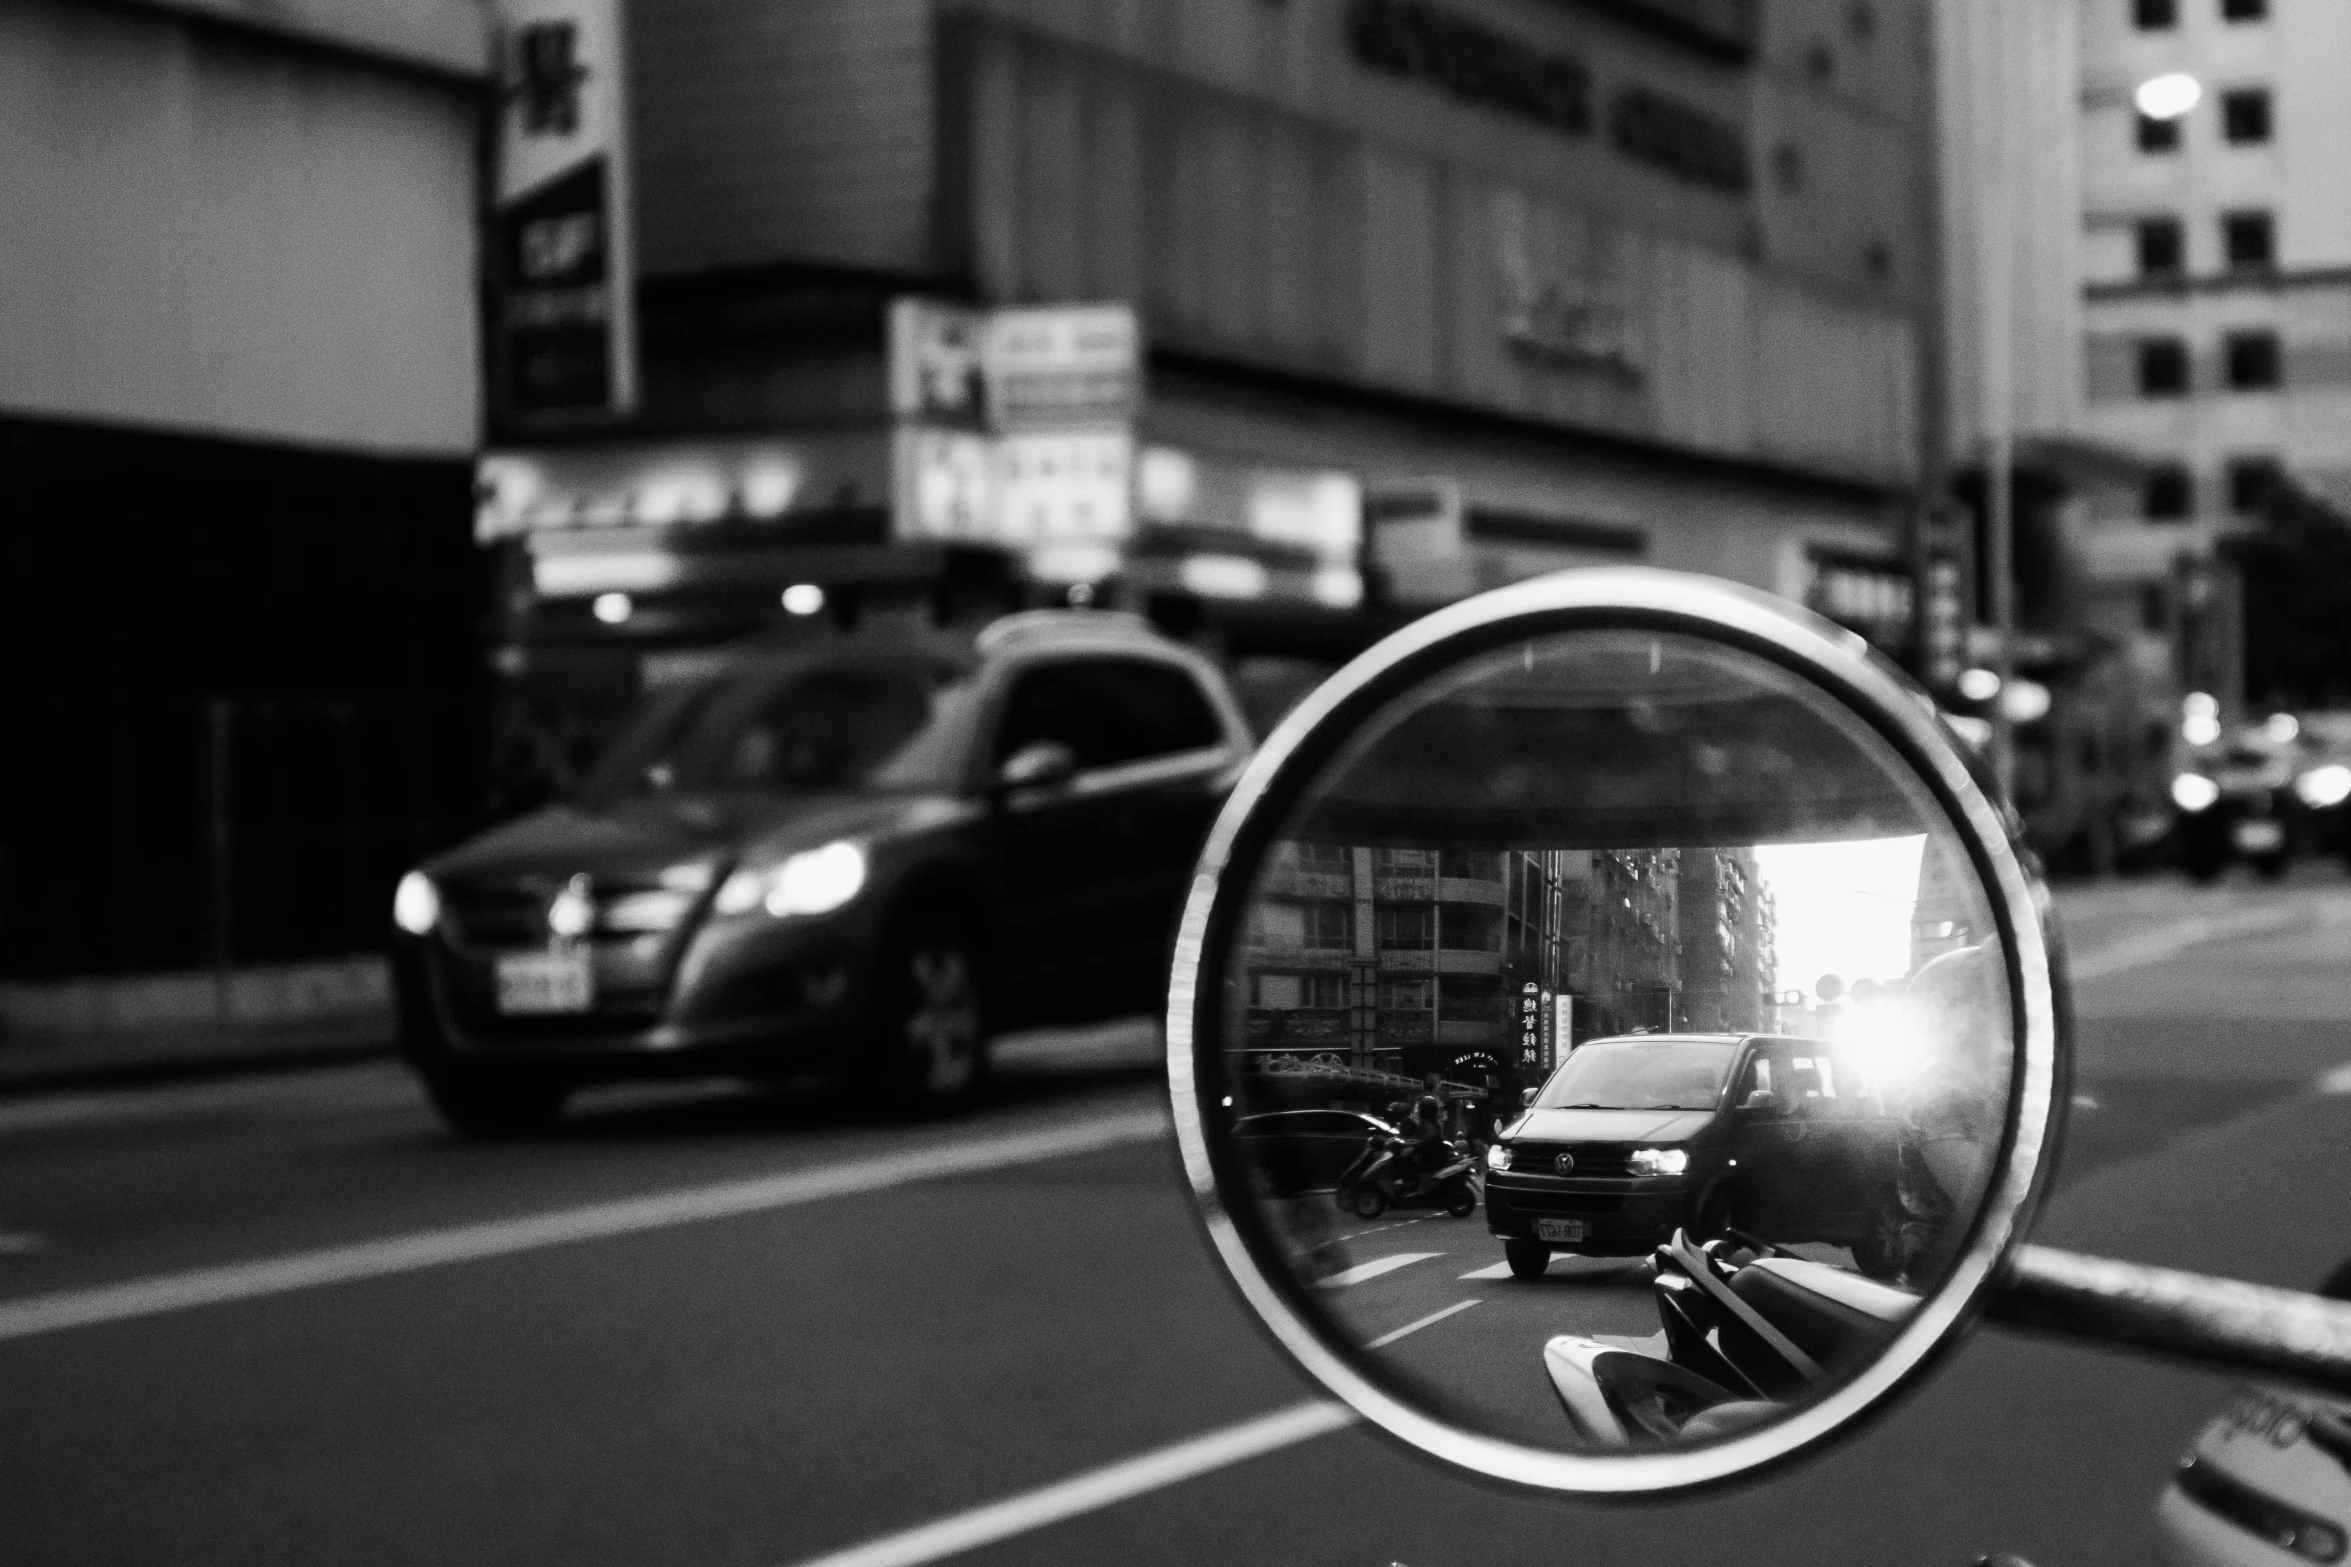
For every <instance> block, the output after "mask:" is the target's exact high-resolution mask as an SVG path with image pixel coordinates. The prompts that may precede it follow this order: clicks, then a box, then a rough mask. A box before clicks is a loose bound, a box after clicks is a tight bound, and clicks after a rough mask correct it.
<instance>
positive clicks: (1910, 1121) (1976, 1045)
mask: <svg viewBox="0 0 2351 1567" xmlns="http://www.w3.org/2000/svg"><path fill="white" fill-rule="evenodd" d="M2001 979H2002V975H2001V969H2000V962H1999V956H1998V954H1997V953H1996V952H1994V951H1992V950H1991V949H1990V948H1988V947H1983V946H1975V947H1962V948H1960V949H1959V950H1958V951H1956V952H1946V953H1944V954H1943V955H1942V956H1941V957H1939V958H1936V959H1934V960H1932V961H1931V962H1929V963H1927V964H1925V965H1924V966H1923V967H1921V968H1920V969H1919V971H1918V972H1917V973H1915V974H1913V975H1912V976H1911V977H1910V987H1909V994H1910V1001H1911V1007H1912V1015H1913V1016H1914V1017H1915V1018H1916V1019H1917V1022H1918V1027H1919V1034H1920V1042H1921V1044H1922V1045H1923V1046H1924V1050H1925V1059H1924V1061H1923V1063H1922V1064H1921V1066H1920V1068H1919V1071H1918V1073H1917V1075H1916V1076H1915V1077H1913V1078H1912V1079H1911V1082H1910V1092H1909V1113H1908V1115H1907V1117H1906V1118H1905V1119H1906V1123H1907V1124H1906V1125H1905V1127H1904V1132H1903V1138H1902V1206H1903V1210H1904V1222H1903V1226H1902V1239H1903V1251H1904V1253H1905V1255H1906V1258H1907V1264H1906V1266H1905V1268H1904V1273H1905V1274H1906V1275H1907V1276H1909V1277H1911V1278H1913V1279H1917V1278H1921V1277H1923V1276H1927V1275H1931V1274H1932V1273H1934V1272H1935V1271H1936V1270H1937V1269H1939V1268H1940V1267H1941V1265H1942V1263H1943V1261H1944V1260H1946V1259H1945V1256H1944V1255H1943V1254H1944V1253H1947V1252H1948V1251H1949V1249H1950V1247H1951V1246H1952V1245H1954V1244H1955V1243H1956V1242H1957V1240H1958V1238H1959V1233H1960V1231H1961V1230H1962V1229H1963V1228H1964V1225H1963V1224H1962V1223H1960V1222H1959V1221H1961V1220H1963V1219H1964V1218H1965V1217H1966V1216H1967V1215H1968V1214H1970V1213H1972V1212H1974V1211H1975V1208H1976V1205H1977V1204H1978V1203H1980V1202H1981V1201H1982V1200H1983V1196H1984V1191H1985V1188H1986V1187H1987V1186H1988V1185H1989V1184H1990V1182H1991V1178H1992V1161H1993V1158H1994V1156H1995V1155H1996V1154H1997V1152H1998V1151H1999V1141H2000V1124H2001V1110H2002V1106H2003V1101H2004V1100H2005V1098H2006V1093H2005V1088H2004V1085H2003V1084H2001V1083H2000V1082H1999V1081H1997V1073H1996V1072H1995V1070H1994V1066H1993V1062H1994V1057H1995V1052H1997V1051H1998V1050H1999V1048H2000V1047H2001V1045H2002V1044H2003V1043H2004V1042H2005V1040H2006V1038H2007V1030H2006V1021H2007V1012H2006V1008H2005V1006H2004V1004H2003V998H2002V995H2001Z"/></svg>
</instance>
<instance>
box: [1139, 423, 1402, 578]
mask: <svg viewBox="0 0 2351 1567" xmlns="http://www.w3.org/2000/svg"><path fill="white" fill-rule="evenodd" d="M1135 489H1136V496H1137V503H1138V508H1139V510H1140V513H1141V518H1140V523H1139V526H1138V528H1137V536H1136V542H1135V549H1136V551H1137V553H1138V555H1140V556H1142V557H1145V558H1144V559H1142V560H1138V561H1137V562H1136V563H1135V569H1136V570H1137V572H1138V573H1139V574H1141V575H1145V576H1148V575H1151V574H1152V573H1153V572H1154V571H1156V570H1158V569H1159V567H1160V566H1162V565H1164V564H1165V563H1168V562H1173V564H1172V566H1168V567H1167V569H1168V570H1169V571H1172V573H1173V585H1175V586H1179V587H1181V588H1183V589H1184V590H1185V591H1186V592H1189V593H1193V594H1197V595H1198V596H1200V597H1202V598H1222V599H1255V598H1308V599H1312V600H1314V601H1315V602H1317V603H1320V604H1323V605H1326V606H1328V607H1330V608H1332V609H1351V608H1353V607H1354V606H1355V605H1356V604H1358V603H1360V602H1361V601H1362V598H1363V571H1362V559H1363V537H1364V516H1363V486H1362V484H1361V483H1360V482H1359V481H1358V480H1357V479H1356V477H1355V476H1354V475H1353V474H1350V473H1342V472H1338V471H1335V470H1313V469H1305V470H1301V469H1289V468H1268V467H1259V466H1256V465H1254V464H1248V463H1236V462H1227V461H1221V460H1218V459H1215V458H1210V457H1203V456H1200V455H1198V454H1196V453H1193V452H1188V451H1184V450H1182V449H1181V448H1178V447H1173V446H1152V447H1147V448H1145V449H1144V450H1143V452H1142V455H1141V457H1140V459H1139V460H1138V463H1137V467H1136V484H1135Z"/></svg>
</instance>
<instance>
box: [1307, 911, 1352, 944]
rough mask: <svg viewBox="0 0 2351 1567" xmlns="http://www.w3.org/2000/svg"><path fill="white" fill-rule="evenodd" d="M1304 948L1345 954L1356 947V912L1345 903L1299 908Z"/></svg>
mask: <svg viewBox="0 0 2351 1567" xmlns="http://www.w3.org/2000/svg"><path fill="white" fill-rule="evenodd" d="M1299 915H1300V925H1301V928H1300V932H1299V942H1298V944H1299V945H1300V946H1302V947H1320V948H1323V949H1325V950H1336V951H1340V952H1344V951H1346V950H1348V949H1349V948H1351V947H1353V946H1354V945H1355V910H1354V909H1352V908H1351V907H1349V906H1348V905H1346V904H1344V903H1307V904H1301V905H1300V906H1299Z"/></svg>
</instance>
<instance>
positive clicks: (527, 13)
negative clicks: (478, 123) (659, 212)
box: [490, 0, 637, 423]
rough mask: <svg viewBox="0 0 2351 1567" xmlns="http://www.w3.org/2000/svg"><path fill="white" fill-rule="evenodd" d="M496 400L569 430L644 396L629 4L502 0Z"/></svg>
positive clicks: (493, 230)
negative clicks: (626, 29) (625, 16)
mask: <svg viewBox="0 0 2351 1567" xmlns="http://www.w3.org/2000/svg"><path fill="white" fill-rule="evenodd" d="M494 5H495V11H496V15H497V22H498V43H499V72H500V101H499V112H498V151H497V173H496V195H495V198H494V201H493V205H492V210H491V215H490V246H491V257H490V266H491V272H490V275H491V280H492V289H493V296H494V297H493V302H492V326H491V330H492V334H493V337H492V342H491V352H490V362H491V377H492V400H493V403H494V405H495V406H496V408H497V410H498V412H499V413H500V414H501V415H504V416H507V417H511V418H513V419H516V420H519V421H523V422H537V423H564V422H575V421H577V420H579V419H582V418H591V419H592V418H596V417H600V416H608V415H612V414H619V413H625V412H627V411H628V410H629V409H630V408H632V407H634V406H635V404H636V400H637V371H636V336H637V334H636V321H635V304H634V294H635V290H634V287H633V286H632V285H633V278H634V260H635V258H634V256H633V254H632V250H633V247H632V244H631V232H630V231H631V222H630V208H629V188H628V173H629V158H628V134H627V132H628V112H627V110H628V106H627V100H626V95H625V91H624V88H625V86H626V83H625V82H624V80H623V78H624V74H625V73H624V70H623V66H624V57H623V43H622V36H621V25H620V23H621V17H620V7H621V0H494Z"/></svg>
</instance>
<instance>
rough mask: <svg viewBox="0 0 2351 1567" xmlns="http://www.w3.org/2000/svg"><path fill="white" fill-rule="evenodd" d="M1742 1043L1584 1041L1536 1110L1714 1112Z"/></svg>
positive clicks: (1537, 1102) (1545, 1087) (1547, 1086)
mask: <svg viewBox="0 0 2351 1567" xmlns="http://www.w3.org/2000/svg"><path fill="white" fill-rule="evenodd" d="M1738 1048H1739V1046H1738V1042H1737V1041H1736V1040H1728V1039H1625V1040H1608V1041H1603V1042H1600V1043H1597V1044H1590V1045H1584V1046H1581V1047H1579V1048H1578V1049H1577V1050H1576V1052H1575V1053H1574V1054H1573V1055H1571V1056H1569V1057H1568V1058H1567V1065H1565V1066H1563V1067H1561V1068H1560V1069H1559V1070H1558V1071H1557V1072H1555V1073H1553V1074H1552V1077H1551V1081H1550V1082H1548V1083H1546V1084H1544V1085H1543V1091H1542V1093H1541V1094H1539V1095H1537V1096H1536V1098H1535V1108H1536V1109H1538V1110H1578V1109H1589V1110H1711V1109H1713V1108H1714V1102H1715V1100H1716V1099H1717V1098H1719V1097H1720V1096H1721V1094H1722V1080H1723V1074H1725V1073H1726V1072H1728V1071H1729V1070H1730V1069H1731V1057H1732V1056H1733V1055H1735V1054H1737V1052H1738Z"/></svg>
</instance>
